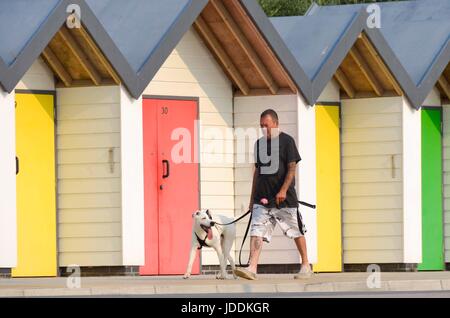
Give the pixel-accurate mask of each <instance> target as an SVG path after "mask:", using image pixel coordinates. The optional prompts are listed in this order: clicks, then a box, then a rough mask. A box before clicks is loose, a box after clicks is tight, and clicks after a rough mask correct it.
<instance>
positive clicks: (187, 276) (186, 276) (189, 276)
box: [183, 273, 191, 279]
mask: <svg viewBox="0 0 450 318" xmlns="http://www.w3.org/2000/svg"><path fill="white" fill-rule="evenodd" d="M189 278H191V274H188V273H186V274H184V276H183V279H189Z"/></svg>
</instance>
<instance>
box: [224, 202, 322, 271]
mask: <svg viewBox="0 0 450 318" xmlns="http://www.w3.org/2000/svg"><path fill="white" fill-rule="evenodd" d="M298 203H299V204H300V205H303V206H306V207H309V208H311V209H316V208H317V207H316V205H314V204H310V203H307V202H304V201H298ZM249 214H250V219H249V221H248V224H247V229H246V230H245V234H244V238H243V239H242V244H241V249H240V251H239V266H240V267H243V268H246V267H248V266H249V263H250V256H249V261H248V262H247V264H246V265H243V264H242V249H243V248H244V244H245V241H246V240H247V236H248V232H249V230H250V225H251V223H252V211H251V210H248V211H247V213H245V214H244V215H242V216H241V217H239V218H238V219H236V220H234V221H233V222H229V223H225V224H221V223H217V222H215V223H216V224H218V225H222V226H227V225H231V224H234V223H237V222H239V221H240V220H242V219H243V218H244V217H246V216H247V215H249ZM298 217H299V215H298ZM299 227H300V222H299Z"/></svg>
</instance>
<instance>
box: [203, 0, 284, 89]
mask: <svg viewBox="0 0 450 318" xmlns="http://www.w3.org/2000/svg"><path fill="white" fill-rule="evenodd" d="M211 4H212V5H213V6H214V8H215V9H216V11H217V13H218V14H219V15H220V17H221V18H222V19H223V21H224V22H225V24H226V26H227V27H228V29H229V30H230V31H231V33H232V34H233V35H234V37H235V38H236V40H237V42H238V43H239V45H240V46H241V48H242V49H243V50H244V52H245V54H247V56H248V58H249V59H250V62H251V63H252V64H253V66H254V67H255V68H256V71H257V72H258V74H259V75H260V76H261V77H262V79H263V81H264V83H265V84H266V85H267V87H268V88H269V90H270V92H271V93H272V94H273V95H276V94H277V92H278V89H279V87H278V85H277V84H276V83H275V81H274V79H273V77H272V75H271V74H270V72H269V71H268V70H267V68H266V66H265V65H264V63H263V62H262V61H261V59H260V57H259V56H258V54H257V53H256V52H255V50H254V49H253V47H252V46H251V45H250V43H249V41H248V40H247V38H246V37H245V35H244V33H243V32H242V31H241V29H240V28H239V26H238V25H237V23H236V22H235V21H234V19H233V17H232V16H231V14H230V13H229V12H228V10H227V8H225V6H224V4H223V3H222V1H219V0H211Z"/></svg>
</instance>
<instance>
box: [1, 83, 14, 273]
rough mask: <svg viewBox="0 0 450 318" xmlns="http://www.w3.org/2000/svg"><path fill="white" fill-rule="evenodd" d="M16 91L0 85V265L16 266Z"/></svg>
mask: <svg viewBox="0 0 450 318" xmlns="http://www.w3.org/2000/svg"><path fill="white" fill-rule="evenodd" d="M15 153H16V117H15V94H14V92H12V93H11V94H7V93H4V92H3V90H1V88H0V195H1V198H0V267H1V268H14V267H16V266H17V213H16V211H17V208H16V160H15Z"/></svg>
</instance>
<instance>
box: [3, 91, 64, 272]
mask: <svg viewBox="0 0 450 318" xmlns="http://www.w3.org/2000/svg"><path fill="white" fill-rule="evenodd" d="M16 103H17V104H16V156H17V159H18V160H17V162H18V169H17V170H18V171H17V172H18V173H17V236H18V263H17V267H16V268H14V269H13V270H12V276H13V277H42V276H56V275H57V264H56V197H55V196H56V194H55V192H56V191H55V190H56V189H55V129H54V127H55V126H54V108H53V105H54V97H53V95H48V94H19V93H17V94H16Z"/></svg>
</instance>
